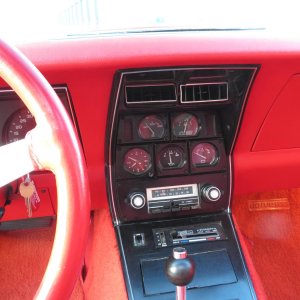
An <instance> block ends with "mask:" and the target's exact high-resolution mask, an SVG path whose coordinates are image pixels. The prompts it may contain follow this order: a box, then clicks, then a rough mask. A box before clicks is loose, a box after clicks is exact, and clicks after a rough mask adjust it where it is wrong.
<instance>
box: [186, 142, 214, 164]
mask: <svg viewBox="0 0 300 300" xmlns="http://www.w3.org/2000/svg"><path fill="white" fill-rule="evenodd" d="M218 159H219V158H218V152H217V149H216V147H215V146H214V145H212V144H210V143H199V144H197V145H195V146H194V148H193V149H192V157H191V160H192V165H193V166H194V167H202V166H211V165H215V164H216V163H217V162H218Z"/></svg>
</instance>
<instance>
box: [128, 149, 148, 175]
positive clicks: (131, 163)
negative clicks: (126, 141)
mask: <svg viewBox="0 0 300 300" xmlns="http://www.w3.org/2000/svg"><path fill="white" fill-rule="evenodd" d="M151 166H152V163H151V156H150V154H149V152H147V151H146V150H144V149H143V148H132V149H130V150H128V151H127V152H126V154H125V156H124V160H123V167H124V169H125V170H126V171H127V172H129V173H131V174H133V175H142V174H145V173H146V172H147V171H149V170H150V168H151Z"/></svg>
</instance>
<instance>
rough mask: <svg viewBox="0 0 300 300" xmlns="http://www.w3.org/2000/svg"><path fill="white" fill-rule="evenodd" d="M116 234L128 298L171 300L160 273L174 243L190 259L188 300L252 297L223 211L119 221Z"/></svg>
mask: <svg viewBox="0 0 300 300" xmlns="http://www.w3.org/2000/svg"><path fill="white" fill-rule="evenodd" d="M116 232H117V235H118V241H119V246H120V249H121V253H122V254H123V255H122V263H123V269H124V278H125V281H126V285H127V293H128V299H130V300H137V299H139V300H142V299H152V300H174V299H175V296H176V295H175V290H176V287H175V286H174V285H173V284H171V283H170V282H169V281H168V279H167V276H166V273H165V266H166V261H167V259H168V258H169V257H170V255H171V254H172V252H173V249H174V248H175V247H184V248H185V249H186V251H187V253H188V255H189V256H190V257H191V258H192V260H193V261H194V263H195V274H194V277H193V280H192V281H191V282H190V283H189V284H188V285H187V299H188V300H198V299H206V300H224V299H243V300H256V296H255V293H254V290H253V287H252V284H251V281H250V278H249V275H248V272H247V269H246V266H245V264H244V262H243V257H242V254H241V251H240V248H239V245H238V241H237V239H236V236H235V233H234V228H233V226H232V223H231V220H230V215H228V214H227V213H219V214H211V215H201V216H196V217H188V218H180V219H178V218H177V219H170V220H161V221H151V222H149V221H145V222H133V223H124V224H120V225H119V226H116Z"/></svg>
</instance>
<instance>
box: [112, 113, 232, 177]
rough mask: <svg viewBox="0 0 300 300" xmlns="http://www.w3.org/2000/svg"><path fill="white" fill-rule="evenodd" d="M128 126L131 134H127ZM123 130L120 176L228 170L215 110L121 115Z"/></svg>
mask: <svg viewBox="0 0 300 300" xmlns="http://www.w3.org/2000/svg"><path fill="white" fill-rule="evenodd" d="M136 125H137V126H136ZM128 128H130V130H129V133H127V134H124V129H125V130H128ZM119 132H120V134H119V138H118V141H119V145H118V146H117V157H116V159H117V161H116V165H117V169H116V176H117V178H120V179H122V178H134V177H149V178H153V177H156V176H157V177H161V176H178V175H188V174H191V173H195V174H196V173H203V172H207V171H210V172H214V171H220V170H225V169H226V155H225V149H224V143H223V139H222V134H221V130H220V128H219V126H218V116H217V114H216V113H215V112H198V111H196V112H195V111H194V112H190V111H189V112H176V113H165V114H149V115H126V116H122V117H121V120H120V123H119ZM129 144H130V145H131V144H133V145H132V146H129Z"/></svg>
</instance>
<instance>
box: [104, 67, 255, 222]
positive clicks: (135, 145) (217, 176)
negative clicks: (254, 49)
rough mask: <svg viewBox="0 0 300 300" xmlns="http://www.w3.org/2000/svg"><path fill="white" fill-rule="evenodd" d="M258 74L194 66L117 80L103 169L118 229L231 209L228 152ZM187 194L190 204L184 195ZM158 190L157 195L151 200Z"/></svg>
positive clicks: (241, 69) (252, 70) (250, 69)
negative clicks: (133, 223) (122, 225)
mask: <svg viewBox="0 0 300 300" xmlns="http://www.w3.org/2000/svg"><path fill="white" fill-rule="evenodd" d="M256 70H257V66H234V67H231V66H228V67H224V66H220V67H205V68H204V67H203V68H201V67H195V68H173V69H159V70H130V71H124V72H122V71H121V72H119V73H118V74H117V75H116V76H115V82H114V86H115V90H113V93H112V102H113V105H112V106H111V107H112V109H111V111H110V113H109V117H108V123H107V145H108V147H107V152H106V154H107V168H106V172H107V176H108V179H109V180H108V191H109V199H110V205H111V209H112V214H113V217H114V222H115V223H116V224H119V223H123V222H129V221H137V220H147V219H148V220H152V219H161V218H170V217H176V216H180V217H183V216H187V215H197V214H199V213H210V212H221V211H224V210H226V209H227V208H228V207H229V201H230V192H231V165H230V164H231V161H230V153H231V150H232V147H233V143H234V138H235V135H236V133H237V130H238V124H239V120H240V117H241V114H242V108H243V106H244V103H245V101H246V97H247V93H248V90H249V87H250V85H251V82H252V80H253V77H254V75H255V72H256ZM185 189H186V190H185ZM189 189H190V190H191V189H193V191H194V192H193V195H192V198H193V199H192V200H191V199H190V198H191V197H190V196H189V195H188V194H185V196H184V197H181V195H183V194H184V193H187V190H189ZM155 190H159V191H160V195H161V196H160V197H156V198H155V199H154V198H152V200H151V201H150V199H149V197H148V196H149V195H150V193H151V192H152V191H155ZM195 190H197V191H195ZM150 198H151V197H150ZM178 199H181V201H179V200H178Z"/></svg>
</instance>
